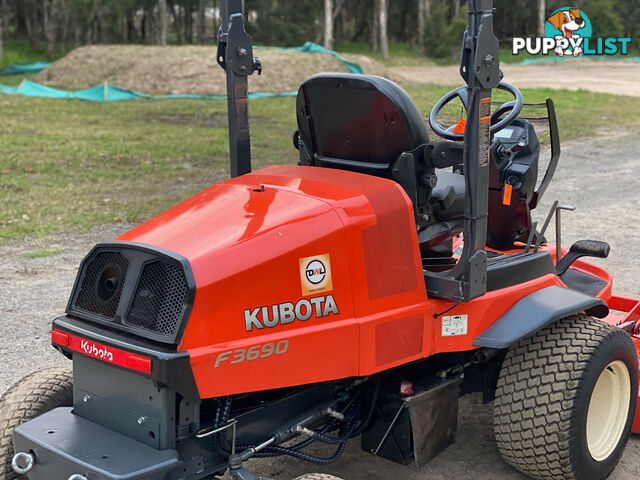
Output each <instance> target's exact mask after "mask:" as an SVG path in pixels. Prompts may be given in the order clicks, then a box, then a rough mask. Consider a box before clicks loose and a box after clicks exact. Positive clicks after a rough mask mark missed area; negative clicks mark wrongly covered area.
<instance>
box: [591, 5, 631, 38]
mask: <svg viewBox="0 0 640 480" xmlns="http://www.w3.org/2000/svg"><path fill="white" fill-rule="evenodd" d="M584 11H585V12H586V14H587V15H588V16H589V19H590V20H591V25H592V27H593V35H594V36H595V37H614V36H616V37H617V36H619V35H622V34H623V33H624V26H623V23H622V17H621V16H620V13H619V12H620V8H619V6H618V2H617V1H616V0H589V2H587V4H586V5H585V7H584ZM639 13H640V12H639Z"/></svg>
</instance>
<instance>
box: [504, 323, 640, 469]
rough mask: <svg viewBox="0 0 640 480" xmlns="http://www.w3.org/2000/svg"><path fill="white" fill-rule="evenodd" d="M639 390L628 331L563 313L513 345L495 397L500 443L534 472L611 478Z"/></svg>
mask: <svg viewBox="0 0 640 480" xmlns="http://www.w3.org/2000/svg"><path fill="white" fill-rule="evenodd" d="M637 392H638V357H637V353H636V350H635V347H634V345H633V342H632V340H631V338H630V337H629V335H627V334H626V333H625V332H624V331H622V330H620V329H618V328H615V327H613V326H611V325H608V324H606V323H603V322H601V321H598V320H595V319H592V318H590V317H587V316H584V315H577V316H572V317H568V318H565V319H563V320H560V321H558V322H557V323H555V324H553V325H551V326H549V327H547V328H545V329H543V330H541V331H540V332H538V333H537V334H536V335H534V336H533V337H531V338H528V339H526V340H523V341H521V342H520V343H519V344H517V345H516V346H514V347H512V348H511V349H510V350H509V352H508V353H507V356H506V358H505V361H504V363H503V365H502V369H501V371H500V377H499V379H498V388H497V390H496V401H495V404H494V430H495V436H496V442H497V445H498V450H499V451H500V454H501V455H502V457H503V458H504V459H505V460H506V461H507V462H508V463H510V464H511V465H513V466H514V467H515V468H517V469H518V470H520V471H521V472H523V473H525V474H527V475H529V476H531V477H533V478H539V479H577V480H580V479H587V478H588V479H593V480H598V479H603V478H606V477H607V476H608V475H609V473H611V471H612V470H613V469H614V468H615V466H616V465H617V464H618V461H619V460H620V457H621V456H622V452H623V451H624V448H625V446H626V443H627V440H628V438H629V434H630V432H631V425H632V422H633V417H634V413H635V409H636V402H637Z"/></svg>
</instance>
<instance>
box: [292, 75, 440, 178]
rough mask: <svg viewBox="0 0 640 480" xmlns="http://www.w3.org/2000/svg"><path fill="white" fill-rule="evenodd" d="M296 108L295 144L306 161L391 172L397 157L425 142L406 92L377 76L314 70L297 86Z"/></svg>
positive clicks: (424, 132) (419, 117) (387, 174)
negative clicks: (298, 141) (301, 148)
mask: <svg viewBox="0 0 640 480" xmlns="http://www.w3.org/2000/svg"><path fill="white" fill-rule="evenodd" d="M296 109H297V110H296V111H297V119H298V129H299V135H300V140H301V141H302V144H303V145H300V146H301V147H302V146H303V147H305V149H306V150H307V152H306V153H307V154H308V156H309V157H310V158H309V162H308V164H312V165H317V166H323V167H333V168H341V169H345V170H352V171H356V172H360V173H367V174H370V175H376V176H382V177H386V178H393V174H392V171H391V170H392V169H391V166H392V164H393V163H394V162H395V161H396V160H397V159H398V157H399V156H400V155H401V154H402V153H403V152H410V151H413V150H415V149H417V148H418V147H420V146H421V145H426V144H428V142H429V137H428V135H427V130H426V128H425V125H424V120H423V118H422V115H421V114H420V112H419V111H418V109H417V108H416V106H415V105H414V104H413V101H412V100H411V98H410V97H409V95H407V93H406V92H405V91H404V90H402V88H400V87H399V86H398V85H396V84H395V83H393V82H391V81H390V80H387V79H385V78H381V77H375V76H372V75H355V74H348V73H323V74H319V75H315V76H313V77H311V78H309V79H308V80H307V81H306V82H304V83H303V84H302V85H301V86H300V89H299V91H298V98H297V102H296ZM300 153H301V159H302V163H305V162H304V159H303V156H304V152H303V151H302V150H301V152H300Z"/></svg>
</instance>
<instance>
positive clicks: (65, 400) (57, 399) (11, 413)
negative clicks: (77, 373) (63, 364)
mask: <svg viewBox="0 0 640 480" xmlns="http://www.w3.org/2000/svg"><path fill="white" fill-rule="evenodd" d="M72 377H73V376H72V372H71V369H68V368H47V369H44V370H39V371H37V372H33V373H31V374H29V375H27V376H26V377H24V378H23V379H22V380H20V381H19V382H17V383H16V384H15V385H13V386H12V387H11V388H9V390H7V391H6V392H5V393H4V394H3V395H2V397H0V480H18V479H21V478H25V477H24V476H23V475H18V474H17V473H15V472H14V471H13V468H12V467H11V460H12V459H13V455H14V451H13V441H12V434H13V429H14V428H15V427H17V426H18V425H20V424H22V423H25V422H27V421H29V420H31V419H33V418H35V417H37V416H39V415H42V414H43V413H46V412H48V411H49V410H53V409H54V408H57V407H70V406H71V405H72V403H73V382H72V380H73V378H72Z"/></svg>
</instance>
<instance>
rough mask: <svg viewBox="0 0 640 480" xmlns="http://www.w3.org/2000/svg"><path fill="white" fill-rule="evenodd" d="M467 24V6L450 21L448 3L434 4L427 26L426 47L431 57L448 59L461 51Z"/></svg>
mask: <svg viewBox="0 0 640 480" xmlns="http://www.w3.org/2000/svg"><path fill="white" fill-rule="evenodd" d="M466 26H467V7H466V6H465V7H463V8H461V9H460V13H459V14H458V16H457V17H455V18H453V19H452V20H450V21H449V7H448V5H447V4H446V3H436V4H434V6H433V8H432V12H431V19H430V20H429V21H428V22H427V25H426V28H425V39H424V40H425V48H426V54H427V56H429V57H434V58H439V59H447V58H450V57H453V56H455V55H459V53H460V43H461V41H462V35H463V33H464V30H465V28H466Z"/></svg>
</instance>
